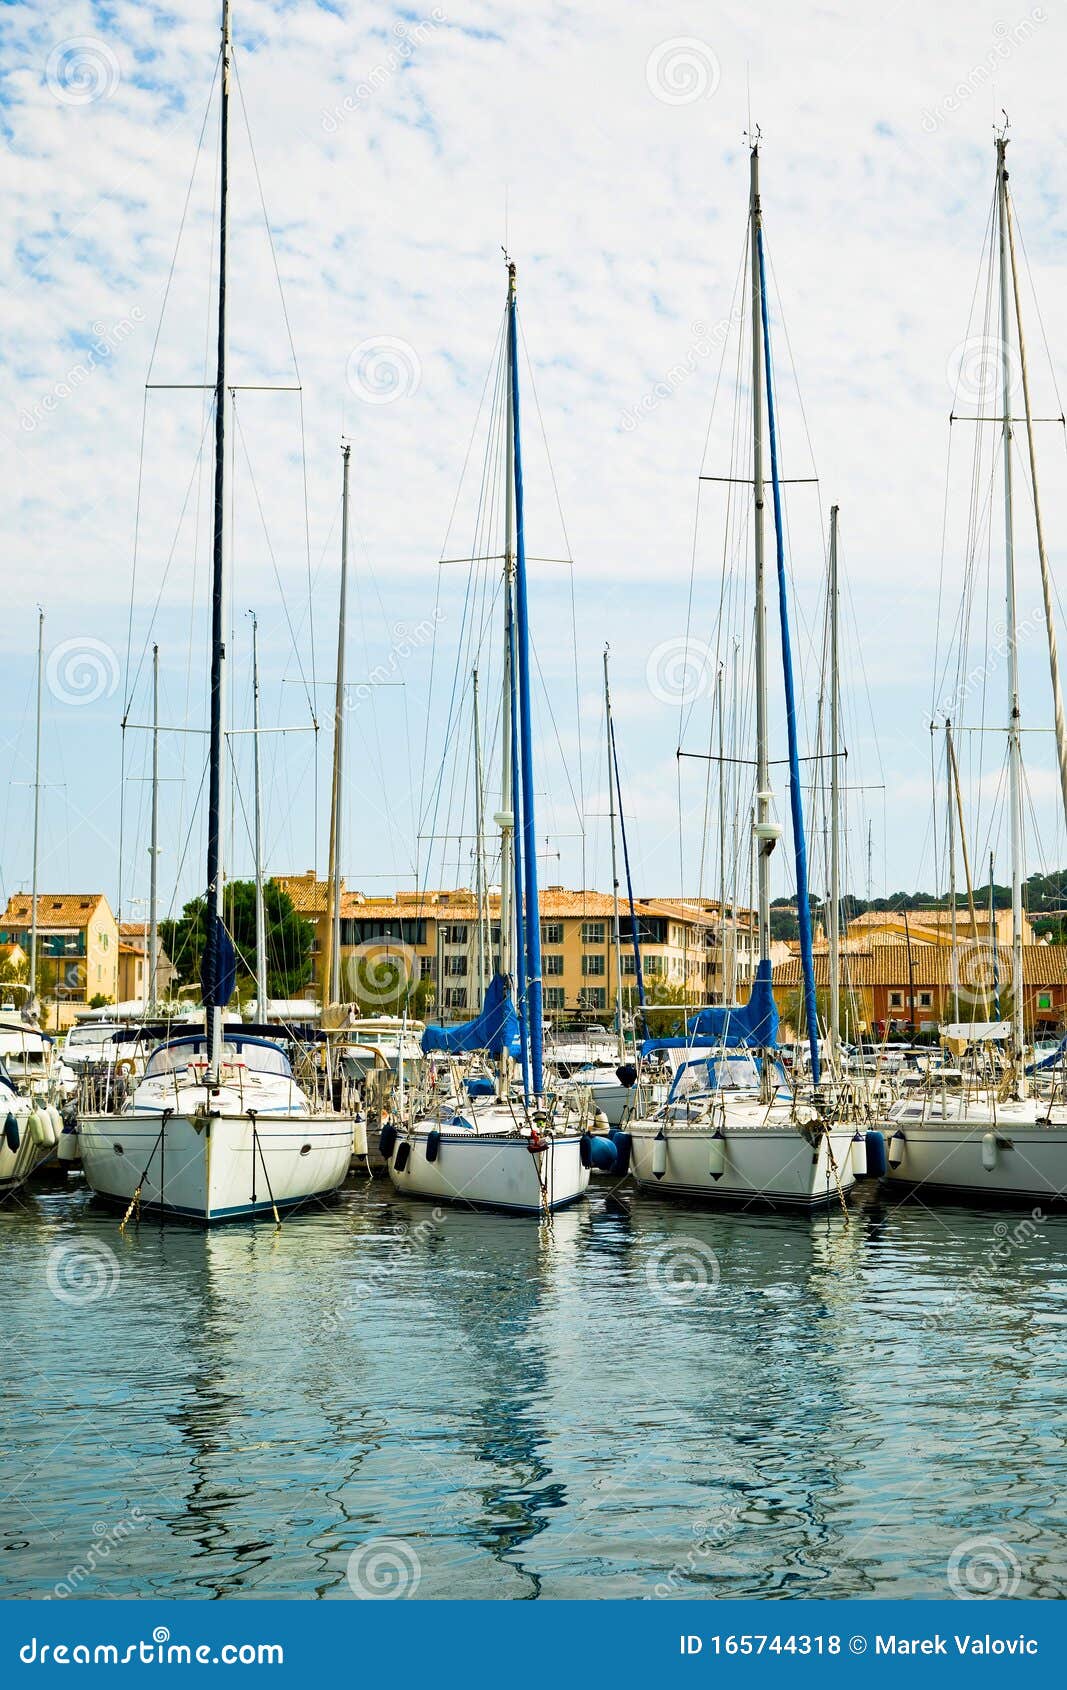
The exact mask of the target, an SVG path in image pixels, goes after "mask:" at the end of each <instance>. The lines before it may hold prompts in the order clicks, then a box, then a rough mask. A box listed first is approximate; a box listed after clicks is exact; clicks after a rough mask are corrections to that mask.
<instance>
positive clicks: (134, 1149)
mask: <svg viewBox="0 0 1067 1690" xmlns="http://www.w3.org/2000/svg"><path fill="white" fill-rule="evenodd" d="M230 73H231V37H230V7H229V0H224V5H223V12H222V47H221V84H220V137H219V160H220V175H219V202H218V203H219V250H218V262H219V272H218V342H217V345H218V352H217V363H216V371H215V429H214V448H215V451H214V468H215V482H214V513H213V515H214V545H213V571H212V573H213V579H212V614H211V699H210V738H209V761H208V827H207V874H206V884H207V900H206V911H205V943H204V953H203V962H202V965H201V988H202V995H203V1003H204V1011H205V1025H204V1026H203V1028H195V1029H188V1030H184V1031H183V1032H182V1034H181V1036H180V1037H176V1038H170V1039H167V1040H166V1041H165V1042H164V1043H162V1044H160V1045H159V1046H158V1048H157V1049H156V1050H154V1051H153V1053H152V1055H151V1056H150V1057H149V1060H148V1062H147V1065H146V1067H145V1071H144V1075H143V1077H142V1078H141V1079H140V1081H139V1082H138V1084H137V1085H136V1086H135V1087H134V1089H133V1091H132V1092H131V1093H130V1095H129V1097H128V1099H127V1100H126V1102H125V1103H124V1105H123V1108H122V1110H121V1111H120V1112H119V1113H117V1114H86V1115H83V1116H82V1117H81V1118H80V1120H79V1124H78V1145H79V1149H80V1151H81V1156H82V1164H83V1167H84V1170H85V1177H86V1180H87V1181H88V1183H89V1185H90V1187H91V1188H92V1190H93V1191H94V1192H95V1193H96V1194H97V1195H98V1196H100V1197H102V1198H104V1199H107V1200H110V1201H112V1202H116V1203H120V1204H125V1205H126V1206H127V1214H129V1212H130V1211H131V1210H134V1209H140V1208H145V1209H149V1210H154V1211H157V1212H159V1213H161V1214H163V1215H164V1216H173V1217H175V1218H179V1219H183V1220H189V1221H194V1222H201V1223H208V1224H210V1223H214V1222H217V1221H222V1220H229V1219H233V1218H249V1217H254V1216H257V1215H273V1216H274V1217H275V1219H277V1218H278V1216H279V1215H280V1213H281V1212H282V1211H284V1210H286V1209H291V1208H293V1207H295V1206H298V1205H301V1204H306V1203H307V1202H309V1201H310V1200H311V1199H313V1198H317V1197H322V1196H325V1195H327V1194H328V1193H331V1192H333V1191H335V1190H336V1189H337V1188H338V1187H339V1186H340V1185H341V1184H342V1182H343V1181H344V1178H345V1175H346V1173H347V1171H348V1165H349V1161H350V1158H351V1152H352V1123H351V1120H350V1119H348V1118H346V1117H343V1116H340V1115H331V1114H316V1113H314V1112H313V1109H312V1105H311V1103H310V1101H309V1099H308V1097H307V1095H306V1094H305V1092H304V1091H303V1090H302V1088H301V1087H300V1085H299V1084H298V1083H297V1080H296V1078H295V1076H294V1074H293V1070H292V1068H291V1066H290V1062H289V1058H288V1056H287V1055H286V1053H285V1051H284V1049H283V1048H282V1046H281V1045H280V1044H279V1043H278V1042H276V1041H275V1040H274V1039H272V1038H269V1037H264V1036H262V1035H261V1034H260V1033H259V1032H257V1031H253V1030H251V1029H246V1028H244V1027H242V1026H240V1025H239V1024H236V1025H235V1024H234V1023H233V1022H229V1021H227V1020H226V1018H225V1010H226V1006H227V1004H228V1003H229V1000H230V998H231V996H232V994H233V989H234V984H235V977H236V960H235V955H234V948H233V944H232V941H231V939H230V936H229V934H228V932H227V930H226V926H225V922H224V918H223V886H224V870H223V859H222V840H223V829H222V771H223V751H224V746H225V737H226V728H225V721H224V705H225V699H226V686H227V682H226V643H225V621H224V612H225V605H226V580H227V573H228V572H227V569H226V557H225V547H224V528H225V514H226V509H227V499H228V490H227V481H226V413H227V385H226V281H227V265H226V237H227V210H228V208H227V187H228V166H229V104H230ZM257 858H258V852H257ZM153 861H154V859H153ZM259 882H260V874H259V871H258V869H257V886H259ZM259 890H260V892H261V886H259ZM262 954H263V953H262V948H261V951H260V955H261V959H262ZM261 967H262V962H261ZM264 983H265V982H264V977H263V976H262V974H261V977H260V985H259V990H260V1000H261V1002H262V1001H263V995H264Z"/></svg>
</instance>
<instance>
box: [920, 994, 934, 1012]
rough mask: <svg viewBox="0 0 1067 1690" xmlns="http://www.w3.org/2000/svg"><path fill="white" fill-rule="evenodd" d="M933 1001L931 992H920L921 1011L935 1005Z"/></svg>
mask: <svg viewBox="0 0 1067 1690" xmlns="http://www.w3.org/2000/svg"><path fill="white" fill-rule="evenodd" d="M933 1001H934V1000H933V998H932V997H931V996H930V993H929V992H920V993H919V1008H920V1009H929V1008H930V1005H931V1004H932V1003H933Z"/></svg>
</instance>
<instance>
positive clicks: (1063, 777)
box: [1004, 142, 1067, 819]
mask: <svg viewBox="0 0 1067 1690" xmlns="http://www.w3.org/2000/svg"><path fill="white" fill-rule="evenodd" d="M1005 145H1007V143H1006V142H1005ZM1004 217H1005V222H1006V223H1007V229H1008V253H1009V257H1010V259H1011V285H1012V292H1013V294H1014V298H1015V327H1016V331H1017V333H1018V339H1019V366H1020V369H1021V371H1022V378H1023V409H1024V411H1025V413H1026V444H1027V448H1028V450H1029V456H1030V490H1031V492H1032V493H1033V498H1034V526H1035V528H1036V530H1037V557H1038V562H1039V564H1040V566H1041V596H1042V599H1043V600H1044V606H1045V633H1046V635H1047V638H1048V663H1049V676H1050V679H1051V682H1052V713H1053V720H1054V723H1055V729H1056V758H1057V761H1058V763H1059V769H1060V796H1061V798H1062V801H1063V814H1064V818H1065V819H1067V724H1065V722H1064V712H1063V691H1062V688H1061V686H1060V657H1059V650H1058V646H1057V641H1056V608H1055V596H1054V592H1053V586H1052V573H1051V571H1050V569H1049V564H1048V552H1047V551H1046V550H1045V525H1044V523H1043V521H1042V518H1041V500H1040V497H1039V495H1038V488H1037V453H1036V451H1035V449H1034V414H1033V408H1032V406H1031V403H1030V371H1029V369H1028V367H1027V362H1026V336H1025V335H1024V334H1023V312H1022V304H1021V301H1020V298H1019V270H1018V266H1017V264H1016V262H1015V227H1014V223H1013V220H1012V215H1011V194H1010V192H1009V191H1008V173H1007V171H1006V170H1005V171H1004Z"/></svg>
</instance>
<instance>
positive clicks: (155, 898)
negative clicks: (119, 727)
mask: <svg viewBox="0 0 1067 1690" xmlns="http://www.w3.org/2000/svg"><path fill="white" fill-rule="evenodd" d="M148 857H149V869H148V1008H149V1009H155V1007H156V1005H157V1003H158V1002H159V647H158V646H157V645H154V646H153V647H152V840H151V844H150V846H149V851H148Z"/></svg>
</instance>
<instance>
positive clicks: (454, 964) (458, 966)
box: [444, 956, 467, 979]
mask: <svg viewBox="0 0 1067 1690" xmlns="http://www.w3.org/2000/svg"><path fill="white" fill-rule="evenodd" d="M444 964H445V973H446V974H451V975H459V977H460V978H461V979H463V978H464V977H465V976H466V973H467V959H466V957H465V956H446V957H445V959H444Z"/></svg>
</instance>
